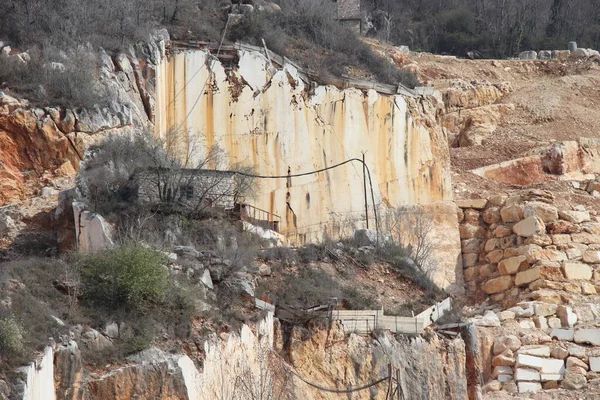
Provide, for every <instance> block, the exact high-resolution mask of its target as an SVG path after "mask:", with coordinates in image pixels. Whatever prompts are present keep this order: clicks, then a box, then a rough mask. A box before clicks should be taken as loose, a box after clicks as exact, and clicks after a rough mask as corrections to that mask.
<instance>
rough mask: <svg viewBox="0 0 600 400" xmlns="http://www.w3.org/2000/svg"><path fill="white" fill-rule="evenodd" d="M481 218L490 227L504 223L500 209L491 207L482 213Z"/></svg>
mask: <svg viewBox="0 0 600 400" xmlns="http://www.w3.org/2000/svg"><path fill="white" fill-rule="evenodd" d="M481 218H482V219H483V221H484V222H485V223H486V224H488V225H492V224H496V223H498V222H500V221H502V216H501V215H500V208H498V207H489V208H487V209H485V211H483V212H482V213H481Z"/></svg>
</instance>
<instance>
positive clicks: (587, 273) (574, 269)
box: [562, 262, 592, 280]
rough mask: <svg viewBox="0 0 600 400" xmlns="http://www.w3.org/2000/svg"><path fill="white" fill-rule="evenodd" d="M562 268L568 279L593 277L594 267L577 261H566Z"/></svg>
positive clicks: (588, 278)
mask: <svg viewBox="0 0 600 400" xmlns="http://www.w3.org/2000/svg"><path fill="white" fill-rule="evenodd" d="M562 269H563V273H564V275H565V277H566V278H567V279H568V280H579V279H582V280H590V279H592V269H591V268H590V266H589V265H586V264H583V263H577V262H565V263H564V265H563V268H562Z"/></svg>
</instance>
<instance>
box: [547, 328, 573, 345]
mask: <svg viewBox="0 0 600 400" xmlns="http://www.w3.org/2000/svg"><path fill="white" fill-rule="evenodd" d="M550 336H551V337H552V338H556V339H557V340H561V341H568V342H572V341H573V339H574V338H575V330H574V329H553V330H552V332H551V333H550Z"/></svg>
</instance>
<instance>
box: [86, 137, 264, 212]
mask: <svg viewBox="0 0 600 400" xmlns="http://www.w3.org/2000/svg"><path fill="white" fill-rule="evenodd" d="M181 136H182V135H176V134H173V133H171V134H169V135H167V138H168V139H166V140H158V139H156V138H154V137H153V136H152V135H151V134H149V133H144V134H137V135H133V136H110V137H108V138H107V139H106V140H105V141H104V143H102V144H101V145H100V146H98V147H96V148H94V149H92V150H91V151H90V154H89V155H88V157H87V159H86V161H85V163H84V167H83V168H82V171H81V173H80V188H81V190H82V192H83V193H84V194H85V195H86V197H87V199H88V201H89V202H90V203H91V204H92V205H93V206H94V210H95V211H101V212H110V211H111V210H114V209H115V208H127V206H128V205H130V204H131V203H132V202H133V201H134V200H135V198H136V197H137V199H138V201H139V202H140V203H142V204H146V205H150V206H158V207H162V208H163V209H164V208H165V207H172V208H174V209H176V210H177V211H179V212H182V213H188V214H190V215H192V214H193V215H196V214H199V213H202V212H203V211H205V210H206V209H207V208H210V207H213V206H221V207H233V205H234V204H235V203H237V202H240V201H242V200H243V199H244V198H246V197H252V196H253V194H254V191H255V190H256V182H255V179H254V178H253V177H252V169H251V168H250V167H246V166H242V165H230V166H229V168H228V169H226V170H225V169H218V167H219V166H221V167H222V166H225V165H227V164H228V163H227V162H226V155H225V154H224V152H223V151H221V150H220V149H219V148H217V147H212V148H209V149H207V150H205V151H201V150H202V149H200V148H199V146H198V145H193V144H192V145H188V146H182V144H181V143H180V139H178V138H180V137H181ZM138 217H139V216H137V217H135V218H138Z"/></svg>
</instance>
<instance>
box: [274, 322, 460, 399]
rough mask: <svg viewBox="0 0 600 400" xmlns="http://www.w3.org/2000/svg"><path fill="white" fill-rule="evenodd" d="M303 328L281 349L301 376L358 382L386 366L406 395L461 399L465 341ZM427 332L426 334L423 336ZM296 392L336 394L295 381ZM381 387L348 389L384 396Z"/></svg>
mask: <svg viewBox="0 0 600 400" xmlns="http://www.w3.org/2000/svg"><path fill="white" fill-rule="evenodd" d="M305 335H306V332H303V331H302V330H301V329H299V328H293V329H292V331H291V333H290V337H289V338H288V339H287V340H286V342H287V343H289V347H288V348H286V349H285V352H286V354H289V357H290V360H291V363H292V365H293V366H295V367H296V368H297V372H298V374H299V375H300V376H302V378H303V379H304V380H306V381H309V382H314V383H318V384H319V385H320V386H325V387H328V388H338V389H344V388H348V387H356V386H361V385H364V384H366V383H368V382H373V381H376V380H377V379H379V378H381V377H385V376H387V375H388V373H389V372H388V366H389V365H390V364H391V367H392V369H393V371H396V374H397V375H396V377H397V379H398V380H399V381H400V388H401V391H402V394H403V395H404V398H407V399H423V398H427V399H466V398H467V377H466V366H465V345H464V342H463V341H462V340H460V339H457V340H446V339H439V338H438V337H437V336H436V335H431V336H427V337H418V338H409V337H398V338H395V337H394V336H393V335H391V334H390V333H389V332H380V333H378V334H377V335H376V336H375V337H374V338H373V339H371V338H365V337H361V336H357V335H355V334H350V336H349V337H348V338H347V339H345V340H344V332H343V331H342V330H340V329H339V327H337V326H333V327H331V328H330V329H329V330H323V331H319V332H312V333H311V334H310V339H309V340H307V339H303V336H305ZM426 335H427V334H426ZM295 382H296V388H297V391H296V394H297V395H300V398H305V399H337V398H339V397H337V395H336V394H332V393H327V392H323V391H318V390H311V387H310V386H308V385H307V384H306V383H305V382H302V381H300V380H298V379H296V380H295ZM386 392H387V385H385V384H380V385H376V386H373V387H371V388H369V390H363V391H358V392H354V393H353V398H356V399H384V398H385V397H386Z"/></svg>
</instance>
